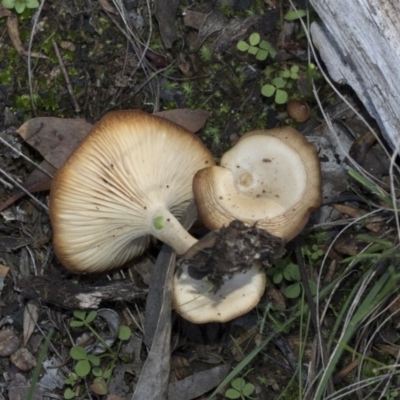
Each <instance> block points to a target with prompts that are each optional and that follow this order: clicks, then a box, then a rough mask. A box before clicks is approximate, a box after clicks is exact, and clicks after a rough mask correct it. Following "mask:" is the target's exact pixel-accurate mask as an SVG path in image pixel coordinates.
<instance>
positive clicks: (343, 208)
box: [333, 204, 386, 232]
mask: <svg viewBox="0 0 400 400" xmlns="http://www.w3.org/2000/svg"><path fill="white" fill-rule="evenodd" d="M333 208H335V209H336V210H337V211H339V212H341V213H342V214H345V215H347V216H349V217H352V218H360V217H362V216H363V215H365V213H366V211H364V210H360V209H359V208H356V207H352V206H347V205H345V204H334V205H333ZM385 225H386V221H385V220H384V219H383V218H381V217H378V216H375V217H369V218H367V219H366V220H365V227H366V228H367V229H368V230H370V231H371V232H379V231H380V230H381V229H382V228H383V227H384V226H385Z"/></svg>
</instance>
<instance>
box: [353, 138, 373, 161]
mask: <svg viewBox="0 0 400 400" xmlns="http://www.w3.org/2000/svg"><path fill="white" fill-rule="evenodd" d="M375 143H376V134H374V133H373V132H371V131H367V132H365V133H363V134H362V135H360V136H359V137H358V138H357V139H356V140H355V141H354V143H353V144H352V145H351V147H350V150H349V154H350V156H351V157H352V158H353V159H354V160H355V161H356V162H357V164H360V165H362V164H363V162H364V160H365V157H366V156H367V153H368V152H369V150H370V149H371V147H372V146H373V145H374V144H375Z"/></svg>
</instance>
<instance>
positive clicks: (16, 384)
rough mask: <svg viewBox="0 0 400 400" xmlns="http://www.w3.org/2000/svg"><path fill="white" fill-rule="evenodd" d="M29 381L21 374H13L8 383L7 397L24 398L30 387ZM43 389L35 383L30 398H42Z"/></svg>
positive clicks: (43, 394) (36, 399)
mask: <svg viewBox="0 0 400 400" xmlns="http://www.w3.org/2000/svg"><path fill="white" fill-rule="evenodd" d="M31 385H32V384H31V381H30V379H29V380H28V379H27V378H25V377H24V376H23V375H22V374H18V373H17V374H15V376H14V377H13V379H12V380H11V382H10V384H9V385H8V398H9V399H12V400H26V399H27V398H28V393H29V391H30V388H31ZM44 392H45V389H43V388H41V387H40V386H39V385H36V387H35V390H34V392H33V395H32V396H31V397H30V398H31V399H32V400H43V398H44V396H45V393H44Z"/></svg>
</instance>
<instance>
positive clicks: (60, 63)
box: [51, 39, 81, 113]
mask: <svg viewBox="0 0 400 400" xmlns="http://www.w3.org/2000/svg"><path fill="white" fill-rule="evenodd" d="M51 43H52V44H53V47H54V51H55V52H56V56H57V59H58V64H59V65H60V68H61V71H62V73H63V75H64V79H65V82H66V84H67V88H68V92H69V95H70V97H71V101H72V104H73V105H74V108H75V112H76V113H80V112H81V109H80V107H79V104H78V102H77V101H76V99H75V96H74V91H73V89H72V85H71V81H70V80H69V76H68V72H67V70H66V69H65V66H64V63H63V60H62V57H61V54H60V50H59V49H58V46H57V43H56V41H55V40H54V39H51Z"/></svg>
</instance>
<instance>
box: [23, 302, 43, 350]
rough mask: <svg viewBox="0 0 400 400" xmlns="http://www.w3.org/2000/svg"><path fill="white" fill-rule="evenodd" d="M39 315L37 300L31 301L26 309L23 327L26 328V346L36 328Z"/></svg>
mask: <svg viewBox="0 0 400 400" xmlns="http://www.w3.org/2000/svg"><path fill="white" fill-rule="evenodd" d="M38 317H39V307H38V306H37V304H36V302H32V301H30V302H29V303H28V304H27V305H26V306H25V310H24V319H23V329H24V346H26V344H27V343H28V341H29V339H30V337H31V335H32V333H33V332H34V330H35V327H36V323H37V320H38Z"/></svg>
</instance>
